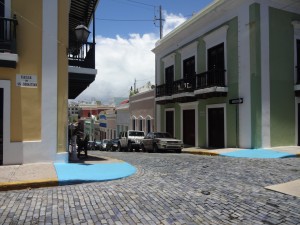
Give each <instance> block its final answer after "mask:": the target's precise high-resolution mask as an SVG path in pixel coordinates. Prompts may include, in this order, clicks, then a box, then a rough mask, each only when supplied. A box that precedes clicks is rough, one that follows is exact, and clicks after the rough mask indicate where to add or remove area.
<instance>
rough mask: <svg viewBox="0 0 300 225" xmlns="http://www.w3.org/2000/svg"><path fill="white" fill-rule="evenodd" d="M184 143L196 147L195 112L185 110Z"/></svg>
mask: <svg viewBox="0 0 300 225" xmlns="http://www.w3.org/2000/svg"><path fill="white" fill-rule="evenodd" d="M182 131H183V143H184V144H185V145H189V146H195V110H194V109H188V110H183V129H182Z"/></svg>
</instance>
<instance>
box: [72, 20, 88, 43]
mask: <svg viewBox="0 0 300 225" xmlns="http://www.w3.org/2000/svg"><path fill="white" fill-rule="evenodd" d="M90 33H91V32H90V31H89V30H88V28H87V27H86V26H84V25H82V24H81V25H78V26H77V27H75V35H76V39H77V41H78V42H79V43H81V44H83V43H86V42H87V40H88V37H89V35H90Z"/></svg>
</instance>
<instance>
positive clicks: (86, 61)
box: [68, 42, 95, 69]
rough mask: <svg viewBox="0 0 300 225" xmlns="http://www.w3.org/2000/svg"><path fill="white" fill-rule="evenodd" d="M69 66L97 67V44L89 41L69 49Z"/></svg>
mask: <svg viewBox="0 0 300 225" xmlns="http://www.w3.org/2000/svg"><path fill="white" fill-rule="evenodd" d="M68 58H69V66H73V67H82V68H90V69H95V44H94V43H91V42H87V43H85V44H82V45H81V46H79V47H77V48H73V49H72V50H70V51H69V54H68Z"/></svg>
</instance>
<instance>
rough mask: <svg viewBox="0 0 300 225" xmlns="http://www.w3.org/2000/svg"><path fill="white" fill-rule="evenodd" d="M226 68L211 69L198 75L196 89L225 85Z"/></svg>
mask: <svg viewBox="0 0 300 225" xmlns="http://www.w3.org/2000/svg"><path fill="white" fill-rule="evenodd" d="M225 72H226V70H224V69H223V70H210V71H206V72H204V73H200V74H197V75H196V89H197V90H198V89H204V88H209V87H214V86H217V87H225Z"/></svg>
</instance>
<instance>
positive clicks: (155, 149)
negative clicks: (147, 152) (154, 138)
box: [153, 145, 158, 153]
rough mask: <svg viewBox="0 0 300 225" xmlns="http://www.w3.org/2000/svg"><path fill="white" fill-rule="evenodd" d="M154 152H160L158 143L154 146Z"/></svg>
mask: <svg viewBox="0 0 300 225" xmlns="http://www.w3.org/2000/svg"><path fill="white" fill-rule="evenodd" d="M153 152H155V153H156V152H158V147H157V145H154V146H153Z"/></svg>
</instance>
